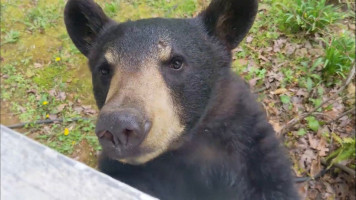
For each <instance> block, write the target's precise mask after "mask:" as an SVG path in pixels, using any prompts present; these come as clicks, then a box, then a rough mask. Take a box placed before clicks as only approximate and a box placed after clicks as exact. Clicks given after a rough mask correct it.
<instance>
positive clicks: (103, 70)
mask: <svg viewBox="0 0 356 200" xmlns="http://www.w3.org/2000/svg"><path fill="white" fill-rule="evenodd" d="M98 71H99V73H100V75H102V76H108V75H110V65H109V64H108V63H107V62H104V63H102V64H101V65H100V66H99V68H98Z"/></svg>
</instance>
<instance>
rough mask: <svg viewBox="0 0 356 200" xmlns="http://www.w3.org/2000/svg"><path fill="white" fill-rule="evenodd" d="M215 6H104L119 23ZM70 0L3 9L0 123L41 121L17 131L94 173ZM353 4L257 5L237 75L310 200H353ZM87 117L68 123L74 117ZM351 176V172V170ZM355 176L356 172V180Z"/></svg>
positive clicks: (198, 0)
mask: <svg viewBox="0 0 356 200" xmlns="http://www.w3.org/2000/svg"><path fill="white" fill-rule="evenodd" d="M208 3H209V2H208V0H135V1H134V0H102V1H99V4H100V5H101V6H102V7H103V9H104V10H105V12H106V13H107V14H108V15H109V16H110V17H112V18H114V19H115V20H117V21H119V22H123V21H125V20H127V19H131V20H135V19H141V18H148V17H158V16H161V17H192V16H195V15H197V14H198V13H199V11H200V10H202V9H203V8H204V7H206V6H207V5H208ZM64 5H65V1H64V0H48V1H44V0H21V1H20V0H3V1H2V2H1V19H2V20H1V43H0V47H1V74H0V75H1V123H2V124H6V125H11V124H15V123H19V122H28V121H30V122H33V121H36V120H46V119H50V120H58V119H63V120H64V122H62V123H53V124H45V125H39V124H35V123H30V124H28V125H26V126H25V127H23V128H21V129H18V131H20V132H22V133H24V134H26V135H28V136H29V137H31V138H34V139H36V140H38V141H40V142H41V143H43V144H45V145H48V146H49V147H51V148H54V149H56V150H57V151H59V152H61V153H64V154H66V155H68V156H70V157H72V158H74V159H77V160H80V161H82V162H85V163H86V164H88V165H90V166H93V167H95V166H96V157H97V152H98V151H100V146H99V145H98V142H97V139H96V136H95V134H94V127H95V125H94V124H95V116H96V114H97V112H98V111H97V110H96V107H95V103H94V100H93V95H92V92H91V82H90V74H89V70H88V69H87V66H86V60H85V57H84V56H82V55H81V54H80V53H79V51H78V50H77V49H76V48H75V46H74V45H73V44H72V42H71V41H70V39H69V37H68V35H67V33H66V31H65V27H64V24H63V8H64ZM354 11H355V3H354V1H350V0H335V1H327V0H294V1H290V0H260V8H259V13H258V16H257V19H256V22H255V24H254V26H253V28H252V30H251V31H250V33H249V35H248V36H247V37H246V38H245V40H244V41H243V42H242V43H241V45H240V47H238V48H237V49H235V50H234V57H233V59H234V63H233V70H235V71H236V73H238V74H240V75H241V76H243V77H244V78H245V79H246V80H247V81H248V83H249V84H250V85H251V86H252V88H253V90H254V91H255V92H256V93H258V94H259V97H260V98H259V100H260V101H261V103H262V104H263V105H264V107H265V108H266V110H267V114H268V117H269V119H270V122H271V124H272V125H273V126H274V128H275V129H276V132H277V134H278V136H279V137H280V138H281V139H282V140H283V141H284V144H285V146H286V147H287V148H288V149H289V153H290V157H291V160H292V161H293V169H294V172H295V174H296V176H311V177H313V176H315V175H317V174H318V172H319V171H320V170H321V169H323V168H327V167H331V166H332V165H333V164H337V165H340V166H342V167H346V170H345V169H344V170H340V169H342V167H341V168H340V167H338V168H331V170H329V171H328V173H327V174H325V175H324V176H322V177H321V178H320V179H318V180H313V179H311V180H308V181H306V182H304V183H301V184H299V185H298V187H299V191H300V194H301V196H302V198H303V199H354V198H355V190H354V188H355V187H354V186H355V181H354V177H353V176H352V175H350V174H348V173H347V172H345V171H347V169H349V170H351V171H353V170H354V169H355V128H354V125H355V82H354V81H355V80H354V74H353V73H354V68H355V38H354V32H355V23H354V22H355V15H354ZM78 117H80V118H86V119H80V120H71V119H72V118H78ZM349 173H350V172H349ZM353 175H354V174H353Z"/></svg>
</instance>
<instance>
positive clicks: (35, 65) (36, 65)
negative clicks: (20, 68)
mask: <svg viewBox="0 0 356 200" xmlns="http://www.w3.org/2000/svg"><path fill="white" fill-rule="evenodd" d="M33 66H34V67H35V68H41V67H43V64H41V63H34V64H33Z"/></svg>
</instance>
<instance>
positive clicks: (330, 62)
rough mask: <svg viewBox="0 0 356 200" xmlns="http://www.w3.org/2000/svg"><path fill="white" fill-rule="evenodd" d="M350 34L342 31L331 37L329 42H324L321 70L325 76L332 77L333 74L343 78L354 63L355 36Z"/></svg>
mask: <svg viewBox="0 0 356 200" xmlns="http://www.w3.org/2000/svg"><path fill="white" fill-rule="evenodd" d="M350 35H351V34H346V33H343V34H341V35H339V36H338V37H333V38H332V39H331V41H330V42H325V43H326V48H325V58H324V59H325V64H324V69H323V72H324V75H325V76H326V77H327V78H330V77H333V76H335V74H337V75H339V76H340V77H342V78H345V77H346V75H347V73H348V72H349V71H350V69H351V67H352V66H353V65H354V64H355V38H354V35H352V36H350ZM328 80H329V79H328Z"/></svg>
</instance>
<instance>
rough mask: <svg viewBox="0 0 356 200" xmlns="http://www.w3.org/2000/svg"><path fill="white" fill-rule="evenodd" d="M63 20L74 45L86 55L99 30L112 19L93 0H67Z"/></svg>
mask: <svg viewBox="0 0 356 200" xmlns="http://www.w3.org/2000/svg"><path fill="white" fill-rule="evenodd" d="M64 22H65V25H66V27H67V31H68V34H69V36H70V38H71V39H72V41H73V43H74V44H75V46H76V47H77V48H78V49H79V50H80V52H82V53H83V54H84V55H85V56H88V53H89V50H90V48H91V46H92V44H93V42H94V41H95V39H96V37H97V36H98V34H99V32H100V31H101V30H102V29H103V27H104V26H105V25H106V24H107V23H109V22H112V21H111V19H110V18H108V17H107V16H106V15H105V13H104V11H103V10H102V9H101V8H100V6H99V5H98V4H96V3H95V2H94V1H93V0H68V2H67V5H66V7H65V9H64Z"/></svg>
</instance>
